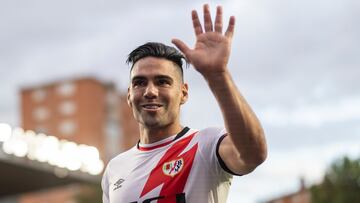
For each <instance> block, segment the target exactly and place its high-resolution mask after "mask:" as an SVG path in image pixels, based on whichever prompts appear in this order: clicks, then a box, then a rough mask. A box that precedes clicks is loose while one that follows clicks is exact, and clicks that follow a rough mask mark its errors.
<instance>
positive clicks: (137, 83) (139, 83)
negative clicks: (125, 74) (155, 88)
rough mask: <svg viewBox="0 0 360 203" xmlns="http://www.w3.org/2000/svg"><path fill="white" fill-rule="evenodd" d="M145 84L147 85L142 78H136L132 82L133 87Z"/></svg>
mask: <svg viewBox="0 0 360 203" xmlns="http://www.w3.org/2000/svg"><path fill="white" fill-rule="evenodd" d="M145 85H146V81H145V80H142V79H136V80H133V82H132V86H133V87H143V86H145Z"/></svg>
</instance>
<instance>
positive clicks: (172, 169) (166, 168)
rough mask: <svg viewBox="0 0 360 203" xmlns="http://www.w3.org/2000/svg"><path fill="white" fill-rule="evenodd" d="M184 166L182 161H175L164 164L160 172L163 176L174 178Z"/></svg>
mask: <svg viewBox="0 0 360 203" xmlns="http://www.w3.org/2000/svg"><path fill="white" fill-rule="evenodd" d="M183 166H184V159H182V158H180V159H175V160H172V161H169V162H166V163H164V165H163V167H162V170H163V173H164V174H165V175H168V176H175V175H176V174H178V173H179V172H180V171H181V169H182V168H183Z"/></svg>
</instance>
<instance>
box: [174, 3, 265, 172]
mask: <svg viewBox="0 0 360 203" xmlns="http://www.w3.org/2000/svg"><path fill="white" fill-rule="evenodd" d="M192 21H193V26H194V30H195V35H196V44H195V47H194V49H190V48H189V47H188V46H187V45H186V44H185V43H184V42H182V41H181V40H178V39H173V40H172V42H173V43H174V44H175V45H176V46H177V47H178V48H179V49H180V50H181V51H182V52H183V53H184V54H185V56H186V58H187V60H188V61H189V62H190V63H191V64H192V65H193V66H194V67H195V69H196V70H197V71H198V72H200V73H201V74H202V75H203V77H204V78H205V80H206V81H207V83H208V85H209V87H210V89H211V91H212V93H213V94H214V96H215V98H216V100H217V102H218V104H219V106H220V109H221V111H222V115H223V119H224V122H225V128H226V130H227V132H228V135H229V136H227V137H225V138H224V140H223V141H222V142H221V144H220V148H219V154H220V156H221V158H222V159H223V160H224V162H225V164H226V165H227V167H229V169H230V170H232V171H233V172H235V173H237V174H246V173H249V172H251V171H252V170H254V169H255V168H256V167H257V166H258V165H259V164H261V163H262V162H263V161H264V160H265V158H266V155H267V149H266V148H267V147H266V141H265V136H264V132H263V129H262V127H261V124H260V122H259V120H258V119H257V118H256V115H255V114H254V113H253V111H252V110H251V108H250V106H249V105H248V104H247V102H246V101H245V99H244V97H243V96H242V95H241V94H240V92H239V90H238V89H237V87H236V85H235V83H234V81H233V80H232V78H231V74H230V72H229V70H228V67H227V64H228V61H229V56H230V50H231V41H232V37H233V34H234V27H235V18H234V17H233V16H232V17H230V20H229V25H228V28H227V30H226V32H225V33H224V34H223V33H222V29H223V23H222V8H221V7H217V12H216V18H215V23H214V24H213V23H212V20H211V16H210V11H209V6H208V5H204V30H203V28H202V25H201V23H200V21H199V18H198V15H197V12H196V11H192Z"/></svg>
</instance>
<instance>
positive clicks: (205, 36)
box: [172, 5, 235, 76]
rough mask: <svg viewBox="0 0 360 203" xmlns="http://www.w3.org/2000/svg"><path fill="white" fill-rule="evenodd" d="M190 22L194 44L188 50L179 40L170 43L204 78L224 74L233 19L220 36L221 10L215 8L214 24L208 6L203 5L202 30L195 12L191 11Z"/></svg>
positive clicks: (233, 23) (232, 31)
mask: <svg viewBox="0 0 360 203" xmlns="http://www.w3.org/2000/svg"><path fill="white" fill-rule="evenodd" d="M192 21H193V26H194V31H195V35H196V43H195V47H194V48H193V49H190V48H189V47H188V46H187V45H186V44H185V43H184V42H182V41H181V40H179V39H173V40H172V42H173V43H174V44H175V46H177V47H178V48H179V49H180V50H181V51H182V52H183V53H184V54H185V56H186V59H187V60H188V61H189V62H190V63H191V64H192V65H193V66H194V67H195V69H196V70H197V71H199V72H200V73H201V74H203V75H204V76H206V75H210V74H217V73H221V72H224V71H225V70H226V68H227V63H228V60H229V56H230V49H231V41H232V36H233V33H234V27H235V18H234V17H233V16H232V17H230V20H229V25H228V28H227V30H226V32H225V34H222V27H223V24H222V8H221V7H217V11H216V18H215V24H214V25H213V23H212V21H211V15H210V11H209V6H208V5H204V30H205V31H203V28H202V25H201V23H200V20H199V18H198V15H197V12H196V11H192Z"/></svg>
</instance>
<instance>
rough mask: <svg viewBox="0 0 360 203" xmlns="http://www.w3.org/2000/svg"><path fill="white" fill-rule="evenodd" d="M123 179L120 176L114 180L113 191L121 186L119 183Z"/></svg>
mask: <svg viewBox="0 0 360 203" xmlns="http://www.w3.org/2000/svg"><path fill="white" fill-rule="evenodd" d="M124 181H125V180H124V179H122V178H120V179H119V180H118V181H116V183H114V189H113V191H115V190H117V189H119V188H121V184H122V183H123V182H124Z"/></svg>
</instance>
